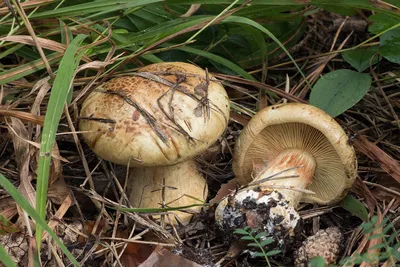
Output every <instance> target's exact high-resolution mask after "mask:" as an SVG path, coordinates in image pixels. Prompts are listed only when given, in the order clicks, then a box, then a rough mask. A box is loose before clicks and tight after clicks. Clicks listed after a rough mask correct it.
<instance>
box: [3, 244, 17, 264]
mask: <svg viewBox="0 0 400 267" xmlns="http://www.w3.org/2000/svg"><path fill="white" fill-rule="evenodd" d="M0 261H1V262H2V263H3V264H4V265H5V266H6V267H17V264H15V262H13V260H12V259H11V258H10V256H9V255H8V254H7V252H6V250H5V249H4V247H3V246H2V245H0Z"/></svg>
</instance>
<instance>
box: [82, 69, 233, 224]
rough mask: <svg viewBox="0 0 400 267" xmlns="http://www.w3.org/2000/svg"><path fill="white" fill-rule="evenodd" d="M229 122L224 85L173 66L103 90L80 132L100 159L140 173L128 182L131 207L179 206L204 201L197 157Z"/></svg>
mask: <svg viewBox="0 0 400 267" xmlns="http://www.w3.org/2000/svg"><path fill="white" fill-rule="evenodd" d="M228 118H229V99H228V96H227V94H226V92H225V90H224V88H223V87H222V85H221V84H220V83H218V82H217V81H216V80H215V79H214V78H213V77H212V76H211V75H210V74H208V72H206V71H204V70H203V69H201V68H198V67H196V66H194V65H191V64H187V63H182V62H168V63H158V64H152V65H149V66H146V67H144V68H141V69H140V70H139V71H138V72H136V73H134V74H132V75H125V76H120V77H116V78H114V79H111V80H110V81H108V82H106V83H104V84H102V85H100V86H99V87H97V88H96V89H95V90H94V91H93V92H92V93H91V94H90V95H89V96H88V98H87V99H86V100H85V102H84V103H83V105H82V109H81V114H80V125H79V126H80V130H81V131H82V132H83V134H82V135H83V137H84V139H85V141H86V143H87V144H88V145H89V147H90V148H91V149H92V150H93V151H94V152H95V153H96V154H97V155H99V156H100V157H102V158H104V159H106V160H109V161H111V162H114V163H117V164H122V165H128V164H129V166H132V167H134V168H132V169H130V172H131V175H130V177H129V181H128V183H127V187H128V198H129V200H130V202H131V205H132V206H133V207H143V208H157V207H176V206H188V205H192V204H202V203H204V201H205V199H206V197H207V184H206V182H205V179H204V178H203V177H202V175H201V174H200V173H199V172H198V170H197V169H196V166H195V163H194V161H193V158H194V157H195V156H196V155H198V154H200V153H202V152H204V151H205V150H206V149H207V148H208V147H210V146H211V145H212V144H214V143H215V142H216V141H217V139H218V138H219V137H220V136H221V135H222V133H223V132H224V130H225V128H226V126H227V122H228ZM200 208H201V207H195V208H192V209H191V211H190V210H189V211H186V212H174V214H173V216H168V217H167V220H166V222H167V223H174V224H175V223H177V222H178V221H179V222H181V223H183V224H186V223H188V222H189V220H190V218H191V213H193V212H195V211H198V210H200ZM156 218H157V217H156ZM158 218H160V217H158Z"/></svg>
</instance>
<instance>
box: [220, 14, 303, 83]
mask: <svg viewBox="0 0 400 267" xmlns="http://www.w3.org/2000/svg"><path fill="white" fill-rule="evenodd" d="M222 22H223V23H240V24H246V25H249V26H252V27H254V28H256V29H258V30H260V31H261V32H263V33H265V34H267V35H268V36H269V37H270V38H271V39H272V40H274V42H275V43H277V44H278V45H279V47H280V48H281V49H282V50H283V51H284V52H285V53H286V55H288V57H289V58H290V60H291V61H292V62H293V64H294V65H295V67H296V68H297V70H298V71H299V73H300V74H301V76H302V77H303V78H304V80H305V81H306V83H307V84H308V86H310V87H311V85H310V84H309V82H308V80H307V78H306V76H305V75H304V73H303V71H302V70H301V69H300V67H299V65H297V63H296V61H295V60H294V58H293V57H292V55H290V53H289V51H288V50H287V49H286V47H285V46H284V45H283V44H282V43H281V42H280V41H279V39H278V38H276V37H275V35H273V34H272V32H270V31H269V30H267V29H266V28H265V27H263V26H262V25H261V24H259V23H257V22H255V21H254V20H251V19H248V18H244V17H238V16H230V17H227V18H226V19H224V20H223V21H222Z"/></svg>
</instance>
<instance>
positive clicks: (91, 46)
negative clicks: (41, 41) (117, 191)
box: [0, 0, 400, 266]
mask: <svg viewBox="0 0 400 267" xmlns="http://www.w3.org/2000/svg"><path fill="white" fill-rule="evenodd" d="M236 2H237V4H236V5H235V3H236ZM236 2H233V1H232V0H186V1H185V0H169V1H161V0H137V1H131V0H130V1H128V0H122V1H116V0H111V1H110V0H99V1H91V2H89V1H77V0H69V1H59V0H56V1H53V2H44V3H41V4H39V5H37V6H36V7H35V8H29V9H28V8H25V12H26V14H27V17H28V18H29V21H30V22H31V23H32V25H33V28H34V30H35V33H36V34H37V36H38V37H41V38H45V39H47V40H51V41H54V42H58V43H60V44H64V45H67V44H68V48H67V50H66V51H65V53H59V52H55V51H51V50H48V49H44V52H45V56H46V59H47V61H48V63H49V64H50V67H51V69H52V70H53V71H55V75H56V77H55V79H54V81H52V90H51V93H50V96H49V99H48V102H46V104H47V105H45V106H44V107H45V109H46V112H45V115H46V117H45V123H44V127H43V131H42V134H41V148H40V157H39V164H38V172H37V184H36V197H37V198H36V207H35V209H33V208H32V207H31V206H30V205H29V204H28V203H27V202H26V200H25V199H24V198H23V196H21V195H20V194H19V193H18V192H17V191H16V189H15V188H14V187H11V185H10V184H9V183H8V180H7V179H6V178H5V177H4V176H3V175H0V183H1V185H2V186H3V188H5V189H6V190H7V191H8V192H9V193H10V194H11V195H12V196H13V198H14V199H15V200H16V202H17V203H18V204H19V205H20V206H21V207H22V208H23V209H24V210H26V211H27V212H28V214H29V215H30V216H31V217H32V218H33V219H34V220H35V221H36V223H37V224H36V239H37V242H38V248H39V249H40V239H41V236H42V233H43V230H45V231H49V228H48V226H47V224H46V207H47V190H48V182H49V168H50V163H51V152H52V149H53V147H54V144H55V142H56V133H57V132H58V127H59V123H60V118H61V116H62V112H63V109H64V107H65V105H66V104H68V103H70V101H71V100H72V98H73V94H72V93H73V92H72V90H73V88H74V84H76V79H75V75H76V70H77V68H78V67H79V66H80V65H82V64H83V61H82V58H83V56H86V57H87V58H89V59H90V60H91V61H95V60H99V61H104V60H105V58H106V57H107V54H108V53H109V52H110V51H113V53H112V56H116V55H119V54H122V56H121V57H119V58H118V59H116V61H115V62H114V63H113V64H111V65H110V66H108V67H107V68H106V69H105V70H104V71H101V72H99V75H100V79H102V78H106V77H107V75H110V74H112V72H115V73H118V72H121V71H129V70H131V69H134V68H136V67H138V66H139V65H140V64H149V63H154V62H161V61H171V60H174V61H189V62H193V63H195V64H198V65H200V66H202V67H207V68H208V69H209V70H211V71H212V72H218V73H222V74H227V75H233V76H239V77H242V78H245V79H247V80H249V81H257V82H259V81H263V80H265V79H266V77H267V76H268V75H267V72H266V71H259V70H260V69H261V68H264V67H267V65H268V62H269V61H271V60H273V59H274V58H275V57H277V56H279V55H281V54H283V53H284V54H286V55H287V57H288V59H289V60H290V61H291V64H290V66H291V67H294V68H295V69H296V72H297V73H299V74H300V75H301V76H302V77H303V78H304V79H305V80H306V82H307V83H308V81H307V79H306V75H305V73H304V69H302V68H301V67H300V66H299V65H298V63H297V62H296V61H295V58H294V56H293V55H291V54H290V52H289V50H288V47H291V46H293V45H295V44H296V43H297V42H298V41H299V40H300V38H301V34H302V33H303V32H304V31H305V30H306V26H305V25H304V23H303V22H304V21H305V20H306V18H307V15H308V14H312V13H317V12H319V11H320V10H321V8H326V9H328V10H333V11H335V10H337V11H338V12H340V11H343V10H345V11H346V12H356V11H357V10H358V9H365V10H373V11H375V12H377V13H382V14H387V15H390V16H391V17H392V18H393V19H398V20H399V21H397V22H396V23H395V25H394V26H393V25H392V26H390V27H387V28H385V29H384V30H382V31H381V32H379V33H377V34H375V35H374V36H373V37H371V38H369V39H367V40H366V41H364V42H362V43H360V44H358V45H355V46H353V47H351V48H347V49H343V50H342V51H349V50H353V49H355V48H357V47H359V46H361V45H365V44H369V43H371V42H374V41H376V40H377V38H378V37H379V36H381V35H382V34H384V33H385V32H387V31H389V30H391V29H394V28H397V27H398V26H399V25H400V15H399V14H398V12H396V11H395V10H392V9H388V8H381V7H380V6H375V5H373V3H371V1H367V0H341V1H328V0H313V1H309V2H308V1H295V0H281V1H275V0H254V1H252V2H250V4H248V5H244V6H240V5H241V4H243V3H244V2H245V1H243V0H241V1H236ZM303 2H307V3H303ZM197 3H198V4H202V6H201V8H200V9H199V11H198V12H196V13H195V14H193V15H192V16H190V17H187V18H182V17H180V15H182V14H184V13H185V12H186V11H187V10H188V8H189V7H190V4H197ZM236 8H239V9H238V10H236V12H235V13H233V14H232V15H230V16H227V17H224V16H225V15H226V14H227V12H231V11H232V10H235V9H236ZM289 11H293V12H289ZM0 17H1V18H0V37H5V36H8V35H29V33H28V31H27V29H26V25H25V24H24V23H23V20H21V19H20V18H19V22H20V23H21V25H18V24H17V22H16V20H15V19H14V18H13V16H12V15H11V13H9V14H0ZM219 18H223V19H222V20H221V21H219V20H218V19H219ZM198 25H202V26H201V27H197V26H198ZM188 29H189V30H188ZM297 30H299V34H298V35H294V33H295V32H297ZM82 32H84V35H83V34H81V33H82ZM292 37H293V38H292ZM155 43H159V44H158V45H156V46H154V44H155ZM273 50H276V51H275V52H274V53H271V51H273ZM335 52H337V51H335ZM332 53H333V52H332ZM327 54H329V52H328V53H327ZM13 57H15V58H17V59H18V62H19V64H17V65H13V66H11V67H10V66H9V65H6V64H2V63H1V62H6V61H7V60H8V59H9V58H13ZM138 62H140V64H138ZM47 75H48V74H47V72H46V68H45V64H44V62H43V60H42V59H41V58H40V56H39V53H38V52H37V48H36V47H35V46H33V45H26V44H21V43H17V42H6V41H0V86H2V85H5V84H10V83H12V82H15V81H17V80H19V79H22V78H25V79H27V81H29V82H31V83H35V81H37V80H39V78H42V77H44V76H47ZM95 75H96V72H94V71H91V70H85V72H84V73H83V72H82V73H78V74H77V76H78V77H79V78H82V77H89V78H93V77H94V76H95ZM268 78H270V79H276V80H279V79H280V78H281V77H279V74H276V73H275V74H273V75H271V76H268ZM309 86H310V87H311V86H312V84H309ZM12 96H13V95H12ZM14 96H15V97H18V96H19V95H18V93H16V94H15V95H14ZM270 97H275V98H276V100H277V99H278V98H277V97H276V95H274V94H270ZM46 101H47V100H46ZM232 106H233V109H234V110H235V111H237V113H243V114H246V113H249V112H247V111H246V110H245V108H241V106H239V105H236V104H235V103H232ZM168 210H174V209H144V210H143V209H125V208H124V209H121V211H126V212H128V211H129V212H160V211H168ZM49 233H50V235H51V236H52V237H53V238H55V240H56V242H57V244H58V245H59V246H60V248H61V249H62V250H63V252H64V253H66V255H67V256H68V257H69V258H70V257H72V255H71V254H70V253H69V252H68V251H67V250H66V248H65V246H63V244H62V243H61V242H60V241H59V240H58V239H57V238H56V236H55V234H54V233H53V232H52V231H50V232H49ZM57 240H58V241H57ZM4 253H5V251H4V250H2V249H0V257H1V259H2V261H4V263H5V264H11V263H10V262H9V263H7V260H9V258H8V257H7V256H6V255H5V254H4ZM70 260H71V261H72V262H74V263H77V262H76V261H74V259H73V258H70ZM7 266H12V265H7Z"/></svg>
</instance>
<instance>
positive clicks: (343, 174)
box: [216, 103, 357, 244]
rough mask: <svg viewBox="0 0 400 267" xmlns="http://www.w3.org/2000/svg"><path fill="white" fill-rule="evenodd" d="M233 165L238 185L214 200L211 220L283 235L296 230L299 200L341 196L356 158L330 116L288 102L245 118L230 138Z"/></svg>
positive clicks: (324, 201) (353, 175)
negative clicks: (236, 135) (233, 140)
mask: <svg viewBox="0 0 400 267" xmlns="http://www.w3.org/2000/svg"><path fill="white" fill-rule="evenodd" d="M233 171H234V173H235V175H236V179H237V181H238V182H239V183H240V184H241V185H244V188H242V189H241V190H239V191H238V192H236V193H235V194H233V195H231V196H229V197H227V198H226V199H224V200H223V201H221V202H220V204H219V205H218V207H217V210H216V220H217V222H218V223H219V224H220V225H221V226H222V227H224V228H232V227H233V228H237V227H243V226H247V225H248V226H251V227H254V228H261V229H263V231H266V232H267V233H268V235H271V236H274V237H275V238H277V239H280V238H282V239H283V238H285V237H288V236H294V235H295V233H296V232H297V229H298V227H299V225H300V224H299V222H300V221H301V220H300V216H299V215H298V213H297V211H296V208H297V205H298V203H299V202H307V203H317V204H330V203H334V202H337V201H339V200H340V199H342V198H343V197H344V196H345V194H346V193H347V191H348V190H349V188H350V187H351V186H352V184H353V182H354V180H355V178H356V175H357V160H356V156H355V151H354V149H353V147H352V146H351V145H350V143H349V140H348V137H347V135H346V133H345V132H344V131H343V129H342V128H341V127H340V125H339V124H338V123H337V122H336V121H335V120H334V119H333V118H332V117H330V116H329V115H328V114H327V113H325V112H324V111H322V110H320V109H318V108H316V107H314V106H311V105H306V104H298V103H292V104H281V105H274V106H270V107H267V108H265V109H263V110H261V111H260V112H258V113H257V114H256V115H255V116H254V117H253V118H252V119H251V120H250V122H249V123H248V124H247V125H246V127H245V128H244V129H243V131H242V132H241V134H240V136H239V138H238V140H237V142H236V147H235V154H234V158H233ZM283 243H285V242H282V244H283ZM286 244H287V242H286Z"/></svg>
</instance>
